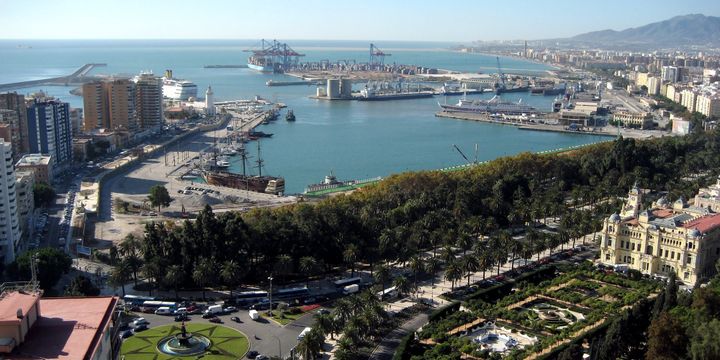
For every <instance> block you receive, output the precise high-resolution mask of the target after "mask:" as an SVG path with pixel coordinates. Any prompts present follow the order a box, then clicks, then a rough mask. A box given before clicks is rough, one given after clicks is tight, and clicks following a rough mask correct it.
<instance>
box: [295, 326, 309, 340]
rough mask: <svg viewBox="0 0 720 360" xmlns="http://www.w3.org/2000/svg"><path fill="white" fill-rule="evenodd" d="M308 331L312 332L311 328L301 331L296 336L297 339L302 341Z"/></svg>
mask: <svg viewBox="0 0 720 360" xmlns="http://www.w3.org/2000/svg"><path fill="white" fill-rule="evenodd" d="M310 331H312V328H309V327H306V328H304V329H303V331H301V332H300V334H299V335H298V337H297V339H298V340H302V339H303V338H304V337H305V335H307V334H308V333H309V332H310Z"/></svg>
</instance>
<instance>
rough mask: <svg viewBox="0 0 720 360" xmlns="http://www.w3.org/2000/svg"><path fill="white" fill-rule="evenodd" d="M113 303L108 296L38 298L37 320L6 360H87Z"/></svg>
mask: <svg viewBox="0 0 720 360" xmlns="http://www.w3.org/2000/svg"><path fill="white" fill-rule="evenodd" d="M116 303H117V298H114V297H109V296H108V297H78V298H42V299H40V315H41V316H40V318H39V319H38V320H37V322H36V323H35V325H34V326H33V327H32V329H30V332H29V333H28V336H27V337H26V338H25V343H23V344H22V345H21V346H20V348H19V349H18V351H17V352H16V354H13V355H11V356H10V357H9V358H10V359H72V360H76V359H77V360H80V359H90V358H91V357H92V355H93V353H94V352H95V349H96V347H97V345H98V343H99V342H100V341H101V338H100V336H101V335H102V333H103V331H104V330H105V327H106V326H107V324H108V322H109V321H110V319H111V316H112V311H113V309H114V308H115V305H116Z"/></svg>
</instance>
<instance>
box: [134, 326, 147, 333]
mask: <svg viewBox="0 0 720 360" xmlns="http://www.w3.org/2000/svg"><path fill="white" fill-rule="evenodd" d="M147 329H148V326H147V325H146V324H141V325H138V326H136V327H135V328H133V330H132V331H133V334H136V333H138V332H141V331H144V330H147Z"/></svg>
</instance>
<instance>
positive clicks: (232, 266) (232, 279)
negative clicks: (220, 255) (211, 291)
mask: <svg viewBox="0 0 720 360" xmlns="http://www.w3.org/2000/svg"><path fill="white" fill-rule="evenodd" d="M242 275H243V274H242V269H241V268H240V265H238V263H237V262H236V261H235V260H228V261H226V262H225V263H223V265H222V268H221V269H220V279H222V281H223V282H224V283H225V285H227V286H228V287H229V288H230V298H231V299H232V297H233V289H234V288H235V286H237V284H239V283H240V278H241V277H242Z"/></svg>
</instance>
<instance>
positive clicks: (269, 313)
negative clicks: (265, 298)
mask: <svg viewBox="0 0 720 360" xmlns="http://www.w3.org/2000/svg"><path fill="white" fill-rule="evenodd" d="M268 280H270V310H268V315H270V317H272V306H273V302H272V281H273V277H272V275H270V276H268Z"/></svg>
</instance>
